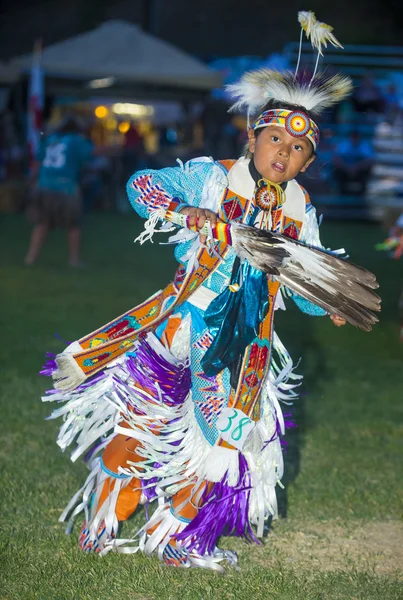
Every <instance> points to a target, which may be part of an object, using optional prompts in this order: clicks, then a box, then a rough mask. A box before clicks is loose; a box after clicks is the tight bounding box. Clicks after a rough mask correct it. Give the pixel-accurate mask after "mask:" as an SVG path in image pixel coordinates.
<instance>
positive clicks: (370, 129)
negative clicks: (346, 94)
mask: <svg viewBox="0 0 403 600" xmlns="http://www.w3.org/2000/svg"><path fill="white" fill-rule="evenodd" d="M398 4H399V3H398V2H397V1H395V0H384V1H383V2H381V1H375V0H369V1H364V0H357V1H356V2H355V3H354V5H352V3H351V2H347V1H346V0H340V1H339V2H337V3H333V4H332V5H329V3H326V5H325V4H324V3H323V2H318V1H314V0H312V1H311V2H310V4H309V6H307V7H301V6H300V5H299V3H298V2H295V1H294V0H291V1H290V2H289V3H288V5H287V11H283V10H282V8H281V7H280V5H278V6H277V7H276V6H273V4H272V3H268V2H266V1H261V0H250V1H249V2H248V5H247V7H246V6H245V3H240V2H234V1H233V2H229V1H227V0H222V1H220V2H217V1H214V0H205V1H204V2H201V3H197V6H193V5H192V6H190V4H189V2H188V1H186V0H169V1H163V0H131V1H125V0H120V1H116V2H110V1H107V0H97V1H96V2H95V1H93V0H80V1H78V0H71V1H70V2H69V3H68V4H66V3H62V2H61V1H58V0H43V1H41V2H38V1H35V0H33V1H30V2H28V1H23V0H14V1H13V2H11V0H3V2H2V4H1V24H0V211H1V212H3V213H10V212H21V211H24V209H25V207H26V203H27V198H28V193H27V192H28V187H29V185H30V169H31V167H32V161H33V159H34V158H35V155H36V153H37V151H38V147H39V146H40V144H41V142H42V141H43V140H44V139H46V137H47V136H49V135H50V134H51V133H52V132H53V131H55V130H56V129H57V127H58V125H59V124H60V122H61V121H62V120H63V118H64V117H66V116H71V115H74V116H75V117H76V118H77V119H78V121H79V123H80V128H81V132H82V134H83V135H85V136H86V137H87V138H88V139H91V140H92V142H93V144H94V145H95V146H96V147H98V152H97V153H96V154H95V155H93V157H92V158H91V159H90V160H88V161H87V162H86V164H85V166H84V169H83V170H82V173H81V188H82V197H83V202H84V206H85V209H86V210H87V211H120V212H124V211H128V210H130V209H129V205H128V202H127V200H126V196H125V189H124V188H125V182H126V181H127V179H128V177H129V176H130V175H131V174H132V173H133V172H135V171H136V170H138V169H140V168H144V167H151V168H161V167H165V166H170V165H173V164H175V160H176V159H177V158H180V159H181V160H187V159H189V158H192V157H195V156H200V155H209V156H213V157H214V158H216V159H222V158H229V157H231V158H233V157H235V158H236V157H237V156H238V155H239V154H240V153H241V151H242V147H243V145H244V143H245V140H246V122H245V119H244V118H243V117H241V116H238V115H236V116H234V115H230V114H228V112H227V110H228V106H229V98H228V96H227V94H226V93H225V89H224V87H223V86H224V85H225V84H227V83H231V82H233V81H235V80H236V79H238V78H239V77H240V76H241V75H242V73H244V72H245V71H247V70H249V69H255V68H258V67H271V68H278V69H283V68H290V69H293V68H295V63H296V56H297V51H298V38H299V24H298V22H297V11H298V10H300V9H301V8H305V9H312V10H316V11H317V16H318V18H319V19H320V20H323V21H325V22H327V23H331V24H332V25H333V27H334V30H335V31H334V32H335V34H336V37H337V38H338V39H339V40H340V41H341V42H342V43H343V44H344V46H345V49H344V50H339V49H334V48H333V47H331V48H328V50H327V52H326V53H325V56H324V58H323V59H321V64H320V69H324V68H325V67H326V69H327V70H328V72H333V71H335V72H336V71H342V72H344V73H346V74H348V75H350V76H351V77H352V78H353V80H354V84H355V91H354V94H353V96H352V97H351V98H350V99H348V100H346V101H345V102H343V103H342V104H341V105H339V106H338V107H337V108H336V109H334V110H331V111H328V112H327V113H326V114H325V115H323V117H322V119H321V120H320V124H321V130H322V140H321V143H320V145H319V151H318V159H317V160H316V162H315V164H314V165H313V167H312V168H311V169H310V171H309V172H308V173H307V174H306V175H305V176H303V177H301V181H300V183H302V184H303V185H305V186H306V187H307V188H308V189H309V192H310V194H311V196H312V198H313V201H314V203H315V205H316V206H318V207H319V208H320V212H322V213H324V214H325V215H326V216H329V217H336V218H343V219H344V218H353V219H355V218H359V219H371V220H375V221H383V220H385V221H388V220H390V221H393V219H394V217H395V215H397V214H398V213H399V212H401V211H402V207H403V45H402V44H403V42H402V38H401V31H402V21H401V20H399V19H401V17H400V11H398ZM314 59H315V56H314V53H313V52H312V51H311V47H310V45H309V44H306V45H304V49H303V63H304V65H305V67H306V68H307V69H308V70H309V69H313V64H314Z"/></svg>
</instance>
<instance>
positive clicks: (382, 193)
mask: <svg viewBox="0 0 403 600" xmlns="http://www.w3.org/2000/svg"><path fill="white" fill-rule="evenodd" d="M298 48H299V44H298V43H297V42H292V43H290V44H287V46H286V47H285V48H284V51H283V54H284V56H285V57H286V58H287V59H288V61H289V63H290V64H291V65H293V64H296V62H297V57H298ZM315 60H316V56H315V53H314V52H313V50H312V46H311V45H310V44H308V43H306V44H303V46H302V56H301V64H302V65H304V66H305V67H306V68H308V69H310V70H313V66H314V62H315ZM325 68H326V71H327V72H329V73H332V72H343V73H345V74H346V75H349V76H350V77H352V79H353V82H354V83H355V84H357V83H358V82H359V80H360V78H361V77H363V76H365V75H368V74H370V75H371V76H372V77H373V79H374V80H375V82H376V84H377V86H378V87H379V89H380V90H381V91H384V90H385V89H386V87H387V86H388V85H390V84H391V83H395V82H396V78H397V77H402V84H403V47H400V46H368V45H362V46H358V45H357V46H356V45H346V46H345V47H344V50H342V49H339V48H334V47H333V46H330V47H329V46H328V48H327V50H326V52H325V55H324V57H323V58H321V59H320V63H319V69H320V70H321V71H322V70H323V69H325ZM400 93H401V94H402V95H403V87H402V85H400ZM401 106H402V110H401V111H400V117H397V121H396V122H394V123H393V124H391V123H390V122H388V119H387V117H386V116H385V115H382V114H381V115H369V116H368V118H366V115H363V114H362V113H361V114H357V113H354V112H353V114H352V115H351V117H350V119H349V120H346V121H343V122H339V123H332V122H329V123H326V125H325V126H324V127H325V128H326V129H327V134H328V136H330V138H331V146H332V147H334V146H335V145H336V144H337V143H338V142H339V141H340V140H341V139H343V137H345V136H346V135H348V134H349V132H350V131H351V130H352V129H354V130H358V131H359V133H360V135H361V136H362V137H363V138H366V139H368V140H370V141H371V143H372V146H373V149H374V153H375V155H374V166H373V168H372V172H371V178H370V181H369V183H368V187H367V194H366V195H365V197H362V196H354V195H351V196H340V195H339V194H338V193H337V191H336V189H335V186H334V185H333V186H331V188H332V189H330V190H329V191H326V193H321V192H320V191H318V193H315V194H314V202H315V203H316V204H317V206H318V207H319V209H320V210H321V212H323V213H324V214H325V215H327V216H330V217H336V218H337V217H343V218H366V219H372V220H381V219H383V218H384V217H385V213H387V212H388V211H389V210H390V209H393V210H396V209H399V208H400V209H401V210H403V103H401ZM333 155H334V150H332V148H329V147H328V148H327V149H326V147H325V148H324V149H323V150H321V149H320V147H319V156H318V158H319V160H320V162H321V163H322V164H323V165H327V166H328V170H329V169H330V165H331V161H332V157H333Z"/></svg>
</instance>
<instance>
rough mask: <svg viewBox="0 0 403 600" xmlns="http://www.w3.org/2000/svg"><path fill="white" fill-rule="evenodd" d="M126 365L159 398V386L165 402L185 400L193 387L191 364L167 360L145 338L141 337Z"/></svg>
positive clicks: (140, 382)
mask: <svg viewBox="0 0 403 600" xmlns="http://www.w3.org/2000/svg"><path fill="white" fill-rule="evenodd" d="M126 366H127V369H128V371H129V373H130V375H131V377H133V379H134V380H135V381H136V382H138V383H139V384H140V385H141V386H143V387H145V388H146V389H149V390H151V391H152V392H153V393H154V394H155V398H156V399H157V398H159V392H158V388H159V389H160V392H161V394H162V396H163V399H164V403H166V404H168V405H173V406H175V405H179V404H183V402H184V401H185V399H186V397H187V395H188V393H189V390H190V387H191V372H190V368H189V366H185V365H179V366H177V365H174V364H172V363H171V362H169V361H167V360H166V359H165V358H164V357H163V356H160V355H159V354H158V353H157V352H156V351H155V350H154V349H153V348H152V347H151V346H150V344H149V343H148V342H147V340H146V339H145V338H142V339H141V342H140V345H139V347H138V349H136V353H135V355H129V359H128V361H127V363H126ZM156 383H157V384H158V387H157V385H156Z"/></svg>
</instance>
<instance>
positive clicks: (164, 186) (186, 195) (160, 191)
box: [126, 158, 219, 219]
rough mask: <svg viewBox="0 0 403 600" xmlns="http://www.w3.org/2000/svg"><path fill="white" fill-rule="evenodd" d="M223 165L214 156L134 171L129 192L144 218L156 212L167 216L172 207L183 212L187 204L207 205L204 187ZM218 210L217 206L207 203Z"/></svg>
mask: <svg viewBox="0 0 403 600" xmlns="http://www.w3.org/2000/svg"><path fill="white" fill-rule="evenodd" d="M215 169H219V167H218V166H217V165H216V164H215V163H214V161H213V160H211V159H204V158H201V159H195V160H192V161H189V162H188V163H186V164H185V165H181V166H179V167H168V168H165V169H160V170H152V169H145V170H143V171H138V172H137V173H134V175H132V176H131V177H130V179H129V181H128V182H127V188H126V189H127V195H128V197H129V200H130V203H131V205H132V206H133V208H134V210H135V211H136V212H137V213H138V214H139V215H140V216H141V217H143V218H145V219H149V218H150V217H151V216H152V215H153V214H154V215H156V216H157V215H158V218H159V219H164V216H165V214H166V211H167V210H168V209H170V210H175V211H180V210H182V209H183V208H184V207H186V206H193V207H199V206H201V205H204V204H206V203H205V202H204V198H203V188H204V186H205V183H206V181H207V180H208V178H209V177H211V176H212V175H213V173H214V170H215ZM205 208H208V209H210V210H215V208H216V207H214V206H213V205H210V206H205Z"/></svg>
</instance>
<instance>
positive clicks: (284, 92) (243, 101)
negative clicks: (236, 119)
mask: <svg viewBox="0 0 403 600" xmlns="http://www.w3.org/2000/svg"><path fill="white" fill-rule="evenodd" d="M227 90H228V91H229V92H230V93H231V95H232V96H233V98H234V99H236V102H235V103H234V104H233V105H232V106H231V108H230V111H237V110H242V109H245V108H246V109H247V112H248V115H255V114H257V113H260V112H261V110H262V109H263V107H264V106H265V105H266V104H267V102H268V101H269V100H271V99H272V100H276V101H277V102H284V103H285V104H293V105H296V106H301V107H303V108H305V109H306V110H308V111H310V112H311V113H312V114H319V113H321V112H322V111H323V110H324V109H325V108H328V107H329V106H332V105H333V104H335V103H337V102H340V100H342V99H343V98H345V96H347V95H348V94H349V93H350V92H351V90H352V82H351V79H350V78H349V77H346V76H345V75H341V74H337V75H333V76H331V77H327V76H326V75H325V74H324V73H318V74H317V75H315V77H314V78H313V79H311V78H310V77H307V76H306V74H305V73H299V74H297V75H294V73H292V72H291V71H285V72H282V73H280V72H279V71H273V70H270V69H259V70H257V71H249V72H248V73H245V74H244V75H243V76H242V78H241V79H240V81H239V82H238V83H235V84H232V85H229V86H227Z"/></svg>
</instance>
